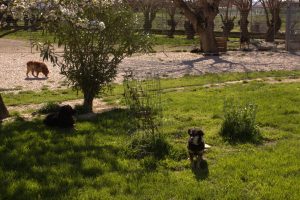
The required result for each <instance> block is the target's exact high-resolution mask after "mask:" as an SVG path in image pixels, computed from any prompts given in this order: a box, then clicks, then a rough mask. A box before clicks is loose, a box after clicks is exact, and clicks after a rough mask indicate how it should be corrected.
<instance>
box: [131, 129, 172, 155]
mask: <svg viewBox="0 0 300 200" xmlns="http://www.w3.org/2000/svg"><path fill="white" fill-rule="evenodd" d="M169 151H170V144H169V143H168V141H167V140H166V138H165V137H163V136H162V135H156V136H152V135H146V134H137V135H135V136H134V137H133V139H132V141H131V142H130V144H129V146H128V148H127V155H128V156H129V157H133V158H137V159H141V158H145V157H147V156H153V157H154V158H155V159H163V158H164V157H165V156H166V155H168V154H169Z"/></svg>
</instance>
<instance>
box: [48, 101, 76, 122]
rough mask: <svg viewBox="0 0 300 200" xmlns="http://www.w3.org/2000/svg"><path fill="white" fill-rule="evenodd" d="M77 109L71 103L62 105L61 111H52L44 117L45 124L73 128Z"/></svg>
mask: <svg viewBox="0 0 300 200" xmlns="http://www.w3.org/2000/svg"><path fill="white" fill-rule="evenodd" d="M75 113H76V111H75V110H74V109H73V108H72V107H71V106H70V105H64V106H62V107H60V109H59V112H57V113H51V114H48V115H47V116H46V118H45V119H44V124H45V125H46V126H50V127H59V128H73V127H74V123H75V121H74V118H73V115H75Z"/></svg>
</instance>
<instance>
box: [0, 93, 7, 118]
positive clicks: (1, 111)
mask: <svg viewBox="0 0 300 200" xmlns="http://www.w3.org/2000/svg"><path fill="white" fill-rule="evenodd" d="M8 116H9V113H8V111H7V109H6V106H5V104H4V102H3V100H2V96H1V94H0V121H1V120H3V119H5V118H7V117H8Z"/></svg>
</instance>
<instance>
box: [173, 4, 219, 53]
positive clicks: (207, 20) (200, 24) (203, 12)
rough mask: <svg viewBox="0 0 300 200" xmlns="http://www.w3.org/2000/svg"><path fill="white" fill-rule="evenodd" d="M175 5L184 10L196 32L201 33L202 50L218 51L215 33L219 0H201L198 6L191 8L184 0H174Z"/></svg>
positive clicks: (208, 51)
mask: <svg viewBox="0 0 300 200" xmlns="http://www.w3.org/2000/svg"><path fill="white" fill-rule="evenodd" d="M174 3H175V5H176V6H177V7H178V8H180V9H181V10H182V11H183V14H184V15H185V17H186V18H187V19H188V20H189V21H190V22H191V23H192V24H193V27H194V30H195V32H197V33H198V34H199V35H200V44H201V50H202V51H204V52H205V53H218V52H219V51H218V47H217V42H216V39H215V35H214V19H215V17H216V16H217V14H218V13H219V3H220V1H219V0H213V1H201V2H200V3H201V4H199V5H201V6H199V5H198V4H195V5H198V7H197V6H196V8H195V9H191V7H189V6H188V4H187V3H186V1H184V0H174Z"/></svg>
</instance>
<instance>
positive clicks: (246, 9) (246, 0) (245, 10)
mask: <svg viewBox="0 0 300 200" xmlns="http://www.w3.org/2000/svg"><path fill="white" fill-rule="evenodd" d="M233 3H234V5H235V6H236V7H237V9H238V10H239V12H240V20H239V25H240V30H241V36H240V42H241V43H249V42H250V35H249V31H248V24H249V21H248V16H249V13H250V11H251V8H252V0H234V1H233Z"/></svg>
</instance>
